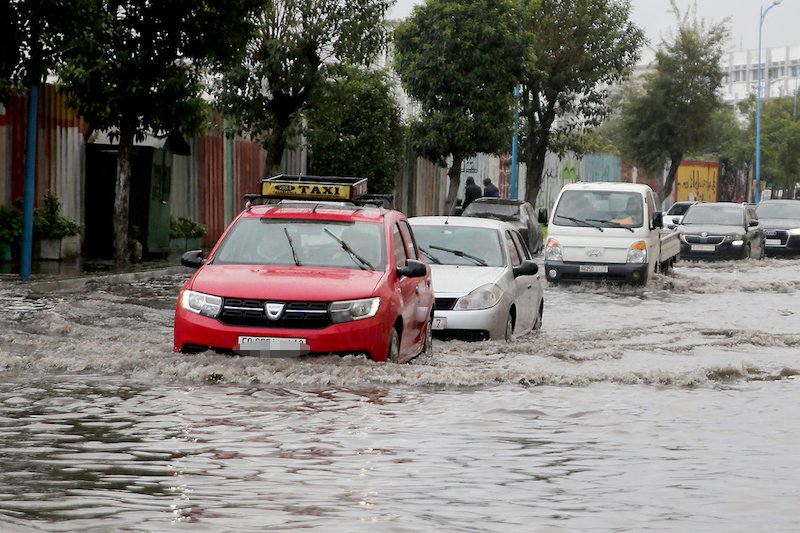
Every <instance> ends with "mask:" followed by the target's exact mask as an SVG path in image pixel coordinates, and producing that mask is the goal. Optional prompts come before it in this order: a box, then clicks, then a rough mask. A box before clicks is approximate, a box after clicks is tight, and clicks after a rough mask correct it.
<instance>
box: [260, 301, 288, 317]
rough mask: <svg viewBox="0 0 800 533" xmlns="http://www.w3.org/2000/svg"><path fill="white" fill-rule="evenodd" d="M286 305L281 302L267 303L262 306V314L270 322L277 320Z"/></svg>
mask: <svg viewBox="0 0 800 533" xmlns="http://www.w3.org/2000/svg"><path fill="white" fill-rule="evenodd" d="M285 308H286V304H284V303H281V302H267V303H265V304H264V312H265V313H266V314H267V318H268V319H270V320H278V319H279V318H280V317H281V315H283V310H284V309H285Z"/></svg>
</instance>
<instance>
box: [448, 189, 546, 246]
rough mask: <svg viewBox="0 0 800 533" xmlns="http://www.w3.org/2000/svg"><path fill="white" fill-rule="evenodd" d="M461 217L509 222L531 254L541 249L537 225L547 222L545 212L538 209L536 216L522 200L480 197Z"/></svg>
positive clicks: (540, 238)
mask: <svg viewBox="0 0 800 533" xmlns="http://www.w3.org/2000/svg"><path fill="white" fill-rule="evenodd" d="M461 215H462V216H465V217H478V218H495V219H497V220H504V221H506V222H509V223H510V224H511V225H512V226H514V227H515V228H516V229H517V230H518V231H519V232H520V233H521V234H522V238H523V239H524V240H525V244H526V245H527V246H528V250H530V252H531V253H532V254H537V253H539V252H540V251H541V249H542V229H541V228H540V227H539V224H544V223H546V222H547V212H546V210H544V209H540V210H539V213H538V215H537V214H536V212H535V211H534V209H533V206H532V205H531V204H530V203H528V202H526V201H524V200H509V199H507V198H490V197H486V196H482V197H480V198H477V199H475V200H474V201H473V202H472V203H470V204H469V205H468V206H467V208H466V209H464V211H463V212H462V213H461Z"/></svg>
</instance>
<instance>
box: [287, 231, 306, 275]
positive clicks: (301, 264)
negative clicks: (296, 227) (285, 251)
mask: <svg viewBox="0 0 800 533" xmlns="http://www.w3.org/2000/svg"><path fill="white" fill-rule="evenodd" d="M283 233H284V234H285V235H286V240H287V241H289V248H290V249H291V250H292V259H294V264H295V265H297V266H303V263H301V262H300V260H299V259H298V258H297V251H296V250H295V249H294V243H293V242H292V237H291V235H289V230H288V229H287V228H283Z"/></svg>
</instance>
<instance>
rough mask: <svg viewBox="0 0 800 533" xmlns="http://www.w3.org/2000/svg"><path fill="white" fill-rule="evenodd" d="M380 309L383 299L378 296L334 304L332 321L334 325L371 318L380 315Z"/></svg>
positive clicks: (331, 307) (332, 305)
mask: <svg viewBox="0 0 800 533" xmlns="http://www.w3.org/2000/svg"><path fill="white" fill-rule="evenodd" d="M380 307H381V299H380V298H379V297H377V296H376V297H374V298H364V299H362V300H342V301H339V302H332V303H331V306H330V313H331V321H332V322H333V323H334V324H340V323H342V322H352V321H353V320H363V319H365V318H371V317H373V316H375V315H376V314H377V313H378V309H380Z"/></svg>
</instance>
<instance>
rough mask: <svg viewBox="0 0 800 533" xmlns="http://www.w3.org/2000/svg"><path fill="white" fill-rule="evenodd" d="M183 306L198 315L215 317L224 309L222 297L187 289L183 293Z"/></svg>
mask: <svg viewBox="0 0 800 533" xmlns="http://www.w3.org/2000/svg"><path fill="white" fill-rule="evenodd" d="M181 307H183V308H184V309H186V310H187V311H191V312H192V313H196V314H198V315H203V316H208V317H211V318H215V317H216V316H217V315H219V312H220V310H221V309H222V298H220V297H219V296H211V295H210V294H203V293H202V292H197V291H190V290H188V289H187V290H185V291H183V294H182V295H181Z"/></svg>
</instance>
